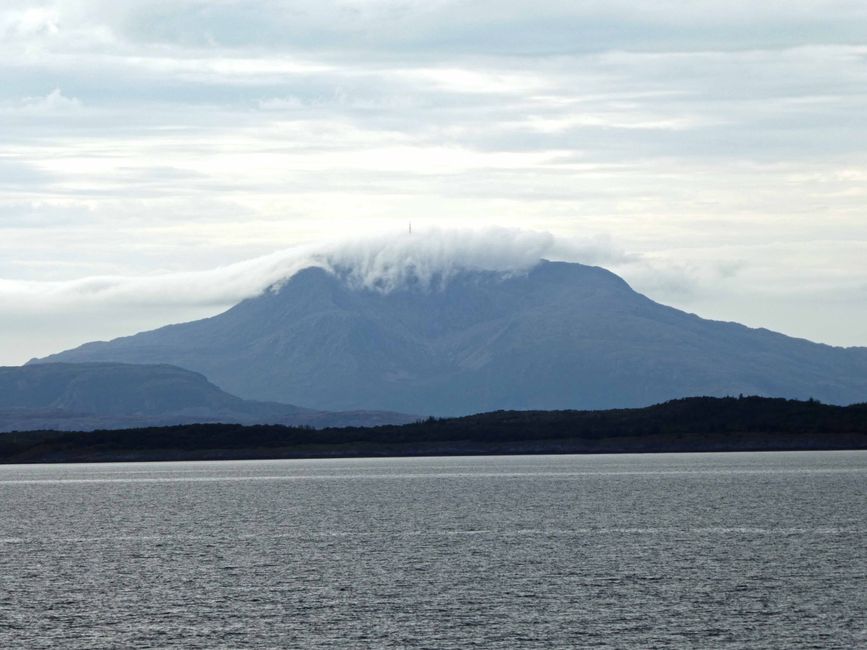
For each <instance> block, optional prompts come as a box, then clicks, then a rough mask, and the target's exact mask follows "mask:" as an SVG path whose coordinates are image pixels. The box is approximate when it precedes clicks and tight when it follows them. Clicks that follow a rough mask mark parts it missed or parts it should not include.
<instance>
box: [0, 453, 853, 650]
mask: <svg viewBox="0 0 867 650" xmlns="http://www.w3.org/2000/svg"><path fill="white" fill-rule="evenodd" d="M0 581H2V582H0V648H48V647H52V648H152V647H156V648H162V647H177V648H278V647H288V648H332V647H342V648H365V647H374V648H376V647H384V648H399V647H413V648H414V647H419V648H422V647H423V648H472V647H479V648H549V647H597V648H607V647H611V648H642V649H644V648H663V647H689V648H714V647H733V648H796V647H797V648H802V647H803V648H806V647H814V648H856V647H861V648H867V453H859V452H830V453H764V454H752V453H750V454H679V455H642V456H639V455H629V456H535V457H530V456H523V457H495V458H428V459H385V460H313V461H310V460H305V461H264V462H263V461H252V462H200V463H151V464H93V465H54V466H5V467H4V466H0Z"/></svg>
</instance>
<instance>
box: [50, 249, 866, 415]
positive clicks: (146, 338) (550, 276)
mask: <svg viewBox="0 0 867 650" xmlns="http://www.w3.org/2000/svg"><path fill="white" fill-rule="evenodd" d="M400 259H401V260H404V261H406V260H409V257H407V256H404V257H401V258H400ZM431 259H432V258H431ZM344 261H346V260H344ZM488 266H489V267H491V266H494V265H493V264H489V265H488ZM343 268H345V269H347V270H345V271H341V269H343ZM365 269H366V270H365ZM371 269H375V270H376V272H373V271H371ZM419 269H421V270H419ZM368 271H370V272H368ZM51 360H72V361H85V360H91V361H129V362H136V363H154V362H164V363H172V364H175V365H178V366H181V367H184V368H190V369H193V370H196V371H199V372H202V373H203V374H204V375H205V376H206V377H207V378H208V379H209V380H211V381H213V382H214V383H215V384H217V385H218V386H220V387H221V388H223V389H224V390H227V391H228V392H230V393H234V394H236V395H240V396H242V397H245V398H248V399H259V400H273V401H279V402H289V403H293V404H301V405H304V406H306V407H310V408H317V409H323V410H351V409H377V410H390V411H401V412H409V413H419V414H423V415H424V414H435V415H454V414H465V413H472V412H479V411H487V410H496V409H503V408H506V409H559V408H591V409H595V408H609V407H621V406H622V407H626V406H643V405H648V404H653V403H657V402H662V401H665V400H668V399H672V398H677V397H686V396H692V395H709V396H725V395H737V394H739V393H744V394H757V395H766V396H776V397H791V398H803V399H806V398H808V397H815V398H817V399H821V400H822V401H825V402H829V403H850V402H856V401H864V396H865V395H867V351H864V350H844V349H841V348H831V347H829V346H823V345H818V344H814V343H810V342H809V341H803V340H798V339H792V338H789V337H786V336H783V335H781V334H776V333H773V332H768V331H766V330H753V329H749V328H747V327H744V326H742V325H738V324H736V323H721V322H715V321H707V320H703V319H701V318H699V317H697V316H694V315H692V314H686V313H684V312H681V311H678V310H676V309H672V308H670V307H666V306H663V305H659V304H657V303H655V302H653V301H652V300H649V299H648V298H646V297H644V296H642V295H641V294H638V293H636V292H635V291H633V290H632V289H631V288H630V287H629V286H628V285H627V283H626V282H624V281H623V280H622V279H621V278H619V277H618V276H616V275H615V274H613V273H610V272H609V271H606V270H605V269H602V268H599V267H593V266H585V265H581V264H573V263H566V262H551V261H544V260H540V258H538V257H536V258H535V259H534V260H533V262H532V263H528V264H527V266H525V267H524V268H523V269H518V268H517V267H515V266H514V265H510V267H509V268H505V267H504V268H484V269H480V268H471V267H470V266H468V265H466V264H457V263H455V264H440V265H438V266H435V265H432V264H430V265H427V266H425V265H421V266H419V265H417V264H415V262H413V263H410V262H406V264H405V265H404V266H401V267H400V268H396V267H393V266H388V265H385V266H383V265H382V264H379V263H375V264H374V263H371V264H368V265H367V266H365V265H363V264H362V265H361V266H347V267H342V266H340V265H332V266H330V267H327V268H322V267H321V266H320V268H307V269H303V270H301V271H299V272H298V273H296V274H295V275H293V276H292V277H291V278H289V279H288V280H287V281H285V282H282V283H280V284H279V285H277V286H275V287H274V288H272V290H270V291H267V292H265V293H264V294H262V295H260V296H258V297H255V298H250V299H248V300H245V301H244V302H242V303H240V304H238V305H236V306H235V307H233V308H232V309H230V310H229V311H227V312H225V313H223V314H221V315H219V316H215V317H212V318H209V319H205V320H201V321H195V322H192V323H185V324H182V325H173V326H169V327H165V328H162V329H159V330H154V331H151V332H145V333H142V334H139V335H136V336H132V337H127V338H124V339H118V340H116V341H113V342H109V343H102V344H89V345H86V346H83V347H81V348H78V349H76V350H70V351H68V352H64V353H61V354H59V355H55V356H54V357H52V358H51Z"/></svg>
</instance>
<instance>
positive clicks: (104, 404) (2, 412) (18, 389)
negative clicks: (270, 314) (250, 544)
mask: <svg viewBox="0 0 867 650" xmlns="http://www.w3.org/2000/svg"><path fill="white" fill-rule="evenodd" d="M413 419H414V418H413V417H412V416H406V415H400V414H395V413H382V412H380V413H376V412H355V413H352V412H350V413H330V412H323V411H316V410H313V409H305V408H300V407H297V406H292V405H288V404H279V403H273V402H271V403H269V402H253V401H249V400H243V399H241V398H239V397H235V396H234V395H230V394H228V393H226V392H225V391H222V390H220V389H219V388H217V387H216V386H214V385H213V384H211V383H210V382H209V381H208V380H207V379H205V377H203V376H202V375H200V374H199V373H195V372H191V371H189V370H184V369H182V368H177V367H175V366H170V365H136V364H122V363H80V364H70V363H49V364H38V365H31V366H24V367H0V431H16V430H17V431H25V430H33V429H46V428H49V429H61V430H92V429H108V428H128V427H142V426H161V425H170V424H181V423H192V422H237V423H245V424H291V425H309V426H348V425H353V426H364V425H375V424H385V423H402V422H407V421H411V420H413Z"/></svg>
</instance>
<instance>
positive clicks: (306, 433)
mask: <svg viewBox="0 0 867 650" xmlns="http://www.w3.org/2000/svg"><path fill="white" fill-rule="evenodd" d="M831 449H867V404H856V405H852V406H829V405H826V404H821V403H819V402H816V401H813V400H810V401H797V400H785V399H772V398H763V397H741V398H731V397H729V398H713V397H695V398H686V399H679V400H673V401H670V402H666V403H664V404H658V405H656V406H650V407H646V408H637V409H613V410H605V411H495V412H492V413H481V414H478V415H470V416H466V417H458V418H428V419H427V420H421V421H418V422H415V423H412V424H405V425H400V426H378V427H346V428H327V429H312V428H309V427H286V426H275V425H258V426H243V425H239V424H190V425H181V426H169V427H150V428H140V429H123V430H113V431H93V432H68V431H64V432H60V431H28V432H14V433H7V434H2V435H0V463H64V462H119V461H160V460H224V459H225V460H228V459H266V458H351V457H365V456H430V455H474V454H560V453H575V454H582V453H642V452H647V453H653V452H702V451H772V450H831Z"/></svg>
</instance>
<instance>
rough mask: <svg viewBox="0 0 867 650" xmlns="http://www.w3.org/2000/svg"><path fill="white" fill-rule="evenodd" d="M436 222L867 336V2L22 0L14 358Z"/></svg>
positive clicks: (11, 233)
mask: <svg viewBox="0 0 867 650" xmlns="http://www.w3.org/2000/svg"><path fill="white" fill-rule="evenodd" d="M410 221H411V222H412V224H413V231H414V234H413V236H414V237H424V236H429V237H432V238H435V239H436V241H437V242H449V241H452V242H454V241H458V240H462V239H463V238H465V237H470V238H472V237H479V236H482V235H479V233H482V234H483V235H484V234H485V233H487V235H484V236H489V237H493V240H494V241H495V242H496V244H495V247H496V250H497V251H505V252H509V251H511V253H509V254H515V255H516V256H517V257H516V258H517V259H519V260H520V259H523V256H525V253H526V250H529V251H533V252H539V253H540V254H544V255H546V256H548V257H557V258H562V259H572V260H575V261H583V262H586V263H592V264H598V265H601V266H605V267H607V268H610V269H611V270H613V271H615V272H617V273H619V274H620V275H622V276H623V277H624V278H625V279H626V280H627V281H628V282H630V284H631V285H632V286H633V287H634V288H635V289H636V290H638V291H641V292H643V293H645V294H647V295H648V296H650V297H651V298H653V299H655V300H657V301H659V302H663V303H666V304H670V305H673V306H676V307H678V308H681V309H685V310H687V311H690V312H694V313H697V314H699V315H701V316H705V317H708V318H715V319H720V320H735V321H739V322H743V323H745V324H748V325H750V326H755V327H767V328H770V329H774V330H777V331H782V332H784V333H787V334H791V335H793V336H799V337H805V338H809V339H812V340H815V341H820V342H825V343H830V344H834V345H867V3H864V2H863V0H801V1H798V2H791V1H788V2H782V1H778V0H767V1H765V2H761V3H757V2H755V1H754V0H750V1H745V0H729V1H728V2H719V1H717V2H703V1H688V2H687V1H683V0H656V1H654V2H646V3H635V2H634V1H630V2H626V1H621V0H605V1H585V2H582V1H580V0H572V1H556V0H536V1H534V2H533V3H528V2H514V1H512V0H496V1H494V0H485V1H482V0H479V1H473V0H467V1H463V2H457V1H452V0H427V1H425V2H415V1H411V0H400V1H398V0H344V1H341V2H335V1H331V0H317V1H315V2H314V1H307V0H300V1H292V2H289V1H282V0H275V1H268V0H245V1H243V2H242V1H236V0H207V1H204V0H171V1H168V0H147V1H145V0H124V2H117V1H116V0H68V1H62V0H60V1H53V2H51V1H46V2H39V1H28V2H21V1H18V0H4V2H3V3H2V5H0V364H18V363H23V362H25V361H26V360H27V359H29V358H31V357H33V356H41V355H44V354H48V353H50V352H55V351H59V350H61V349H64V348H68V347H70V346H73V345H77V344H80V343H83V342H85V341H89V340H94V339H106V338H111V337H115V336H120V335H124V334H130V333H133V332H137V331H140V330H142V329H147V328H150V327H155V326H158V325H162V324H166V323H170V322H177V321H181V320H189V319H192V318H198V317H202V316H205V315H208V314H213V313H216V312H219V311H221V310H223V309H225V308H226V307H228V306H230V305H231V304H232V303H233V302H235V301H237V300H239V299H241V298H243V297H245V296H247V295H251V294H253V293H255V292H257V291H260V290H261V289H262V288H263V286H264V283H265V282H271V281H274V278H275V277H277V276H279V275H280V273H285V272H286V270H287V269H291V268H295V267H296V266H297V265H298V263H299V261H301V260H309V259H312V257H315V256H316V254H317V251H319V252H320V253H321V252H322V251H326V252H327V251H334V250H338V249H340V250H344V249H345V247H346V246H351V245H353V242H357V241H359V240H364V239H366V238H370V237H371V236H374V240H373V241H375V242H379V244H377V245H381V246H386V247H387V246H390V244H387V243H383V242H386V241H387V240H386V239H382V237H386V238H387V237H392V238H399V237H403V236H404V235H405V232H406V230H407V226H408V223H409V222H410ZM454 229H459V230H457V231H456V230H454ZM448 232H452V233H454V232H458V233H464V234H458V235H454V234H452V235H448V234H447V233H448ZM444 233H446V234H444ZM467 233H475V235H472V234H467ZM509 233H510V234H509ZM336 242H341V243H336ZM528 242H530V243H528ZM525 244H526V245H527V246H528V247H529V248H527V249H526V250H525V251H524V253H521V246H523V245H525ZM438 245H439V244H437V246H438ZM492 246H494V244H492ZM335 247H336V248H335ZM340 247H343V248H340ZM483 248H484V247H483ZM437 250H438V249H437ZM474 250H475V249H474ZM498 259H499V258H498ZM497 263H500V262H499V261H498V262H497Z"/></svg>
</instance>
